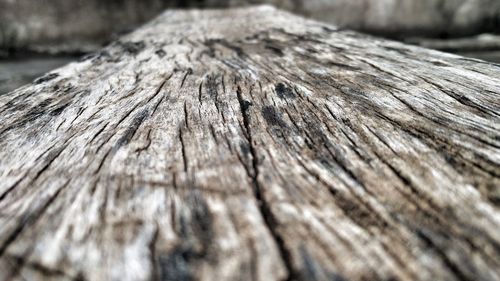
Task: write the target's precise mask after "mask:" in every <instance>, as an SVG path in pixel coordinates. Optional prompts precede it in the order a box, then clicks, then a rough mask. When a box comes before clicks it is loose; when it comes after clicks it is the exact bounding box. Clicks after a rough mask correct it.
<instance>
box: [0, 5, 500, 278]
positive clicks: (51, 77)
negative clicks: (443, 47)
mask: <svg viewBox="0 0 500 281" xmlns="http://www.w3.org/2000/svg"><path fill="white" fill-rule="evenodd" d="M0 116H1V117H0V120H1V123H0V279H1V280H70V279H71V280H148V279H150V280H151V279H153V280H154V279H160V280H221V281H222V280H500V258H499V253H500V231H499V229H500V228H499V226H500V214H499V203H500V191H499V186H500V66H499V65H496V64H492V63H486V62H483V61H478V60H472V59H467V58H463V57H459V56H454V55H449V54H444V53H440V52H436V51H430V50H426V49H421V48H417V47H411V46H407V45H403V44H400V43H396V42H390V41H384V40H379V39H376V38H369V37H366V36H363V35H360V34H357V33H354V32H348V31H339V30H337V29H336V28H334V27H332V26H327V25H324V24H321V23H317V22H314V21H308V20H305V19H302V18H299V17H296V16H293V15H290V14H287V13H285V12H281V11H278V10H275V9H273V8H269V7H258V8H250V9H236V10H229V11H217V10H215V11H205V12H200V11H170V12H166V13H164V14H163V15H162V16H160V17H159V18H157V19H156V20H154V21H153V22H151V23H150V24H147V25H146V26H144V27H142V28H141V29H140V30H138V31H136V32H134V33H132V34H130V35H127V36H126V37H123V38H121V39H120V41H119V42H116V43H114V44H112V45H110V46H109V47H107V48H106V49H104V50H103V51H101V52H99V53H97V54H95V55H92V56H89V57H86V58H85V59H83V60H82V61H80V62H75V63H72V64H69V65H68V66H65V67H63V68H60V69H58V70H56V71H54V72H52V73H49V74H47V75H45V76H44V77H41V78H39V79H37V80H36V81H35V82H34V83H33V84H32V85H29V86H26V87H23V88H21V89H18V90H16V91H14V92H11V93H9V94H6V95H3V96H0Z"/></svg>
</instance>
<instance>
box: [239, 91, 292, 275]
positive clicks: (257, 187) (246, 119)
mask: <svg viewBox="0 0 500 281" xmlns="http://www.w3.org/2000/svg"><path fill="white" fill-rule="evenodd" d="M236 95H237V98H238V102H239V105H240V110H241V114H242V117H243V125H244V128H245V131H246V132H244V133H245V136H246V138H247V140H248V143H249V152H250V154H251V156H252V163H251V165H252V167H251V169H246V171H247V174H248V176H249V177H250V178H251V179H252V190H253V195H254V196H255V198H256V199H257V206H258V208H259V211H260V213H261V214H262V218H263V219H264V223H265V224H266V227H267V228H268V229H269V232H270V233H271V235H272V237H273V239H274V241H275V242H276V245H277V247H278V250H279V253H280V256H281V259H282V260H283V263H284V265H285V267H286V270H287V272H288V273H287V274H288V276H287V277H286V278H285V279H284V280H287V281H289V280H299V279H300V278H298V276H299V274H298V272H297V271H296V270H295V269H294V268H293V265H292V261H291V253H290V251H289V250H288V249H287V248H286V245H285V241H284V240H283V238H282V237H281V235H280V234H279V233H278V231H277V227H278V223H277V221H276V218H275V217H274V215H273V214H272V211H271V207H270V206H269V204H268V203H267V202H266V200H265V198H264V196H263V194H262V185H261V184H260V183H259V181H258V177H259V161H258V159H257V152H256V149H255V146H254V143H253V136H252V131H251V128H250V115H249V113H248V107H249V102H248V101H245V100H244V99H243V97H242V95H241V88H240V86H238V88H237V90H236Z"/></svg>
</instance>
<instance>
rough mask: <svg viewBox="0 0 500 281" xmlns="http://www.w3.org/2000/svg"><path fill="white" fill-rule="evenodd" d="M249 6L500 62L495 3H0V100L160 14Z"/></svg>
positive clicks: (499, 17)
mask: <svg viewBox="0 0 500 281" xmlns="http://www.w3.org/2000/svg"><path fill="white" fill-rule="evenodd" d="M256 4H272V5H274V6H276V7H279V8H283V9H286V10H289V11H291V12H294V13H297V14H301V15H304V16H306V17H310V18H314V19H317V20H321V21H325V22H330V23H332V24H335V25H338V26H340V27H342V28H347V29H353V30H358V31H361V32H364V33H368V34H373V35H377V36H381V37H386V38H390V39H394V40H400V41H403V42H406V43H410V44H415V45H420V46H424V47H427V48H433V49H438V50H442V51H445V52H452V53H457V54H461V55H464V56H469V57H474V58H479V59H483V60H488V61H492V62H500V0H0V94H3V93H6V92H9V91H11V90H13V89H15V88H17V87H20V86H22V85H24V84H26V83H29V82H31V81H32V80H33V79H34V78H35V77H38V76H40V75H41V74H42V73H45V72H47V71H50V70H52V69H54V68H57V67H59V66H61V65H64V64H66V63H68V62H70V61H72V60H75V59H77V58H78V57H80V56H82V55H84V54H86V53H89V52H93V51H95V50H97V49H99V48H101V47H102V46H103V45H105V44H107V43H109V42H110V41H112V40H113V39H115V38H116V37H118V36H119V35H120V34H123V33H126V32H129V31H131V30H133V29H134V28H136V27H137V26H138V25H140V24H142V23H144V22H146V21H148V20H150V19H151V18H153V17H155V16H156V15H158V14H159V13H161V12H162V11H163V10H165V9H167V8H226V7H237V6H245V5H256Z"/></svg>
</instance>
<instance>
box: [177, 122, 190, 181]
mask: <svg viewBox="0 0 500 281" xmlns="http://www.w3.org/2000/svg"><path fill="white" fill-rule="evenodd" d="M182 134H183V132H182V128H180V129H179V140H180V142H181V153H182V162H183V164H184V172H186V173H187V171H188V159H187V156H186V145H185V143H184V137H183V135H182Z"/></svg>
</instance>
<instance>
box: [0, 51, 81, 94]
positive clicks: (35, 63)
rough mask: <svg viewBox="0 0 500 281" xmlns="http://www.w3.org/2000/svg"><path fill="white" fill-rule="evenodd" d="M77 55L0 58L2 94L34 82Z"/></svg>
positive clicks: (0, 90) (0, 91)
mask: <svg viewBox="0 0 500 281" xmlns="http://www.w3.org/2000/svg"><path fill="white" fill-rule="evenodd" d="M76 59H77V58H75V57H48V58H43V57H40V58H28V59H16V60H0V95H2V94H5V93H8V92H10V91H12V90H15V89H17V88H19V87H21V86H23V85H25V84H28V83H30V82H32V81H33V80H34V79H35V78H36V77H39V76H41V75H42V74H43V73H45V72H48V71H50V70H53V69H55V68H58V67H60V66H63V65H65V64H67V63H69V62H71V61H73V60H76Z"/></svg>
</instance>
